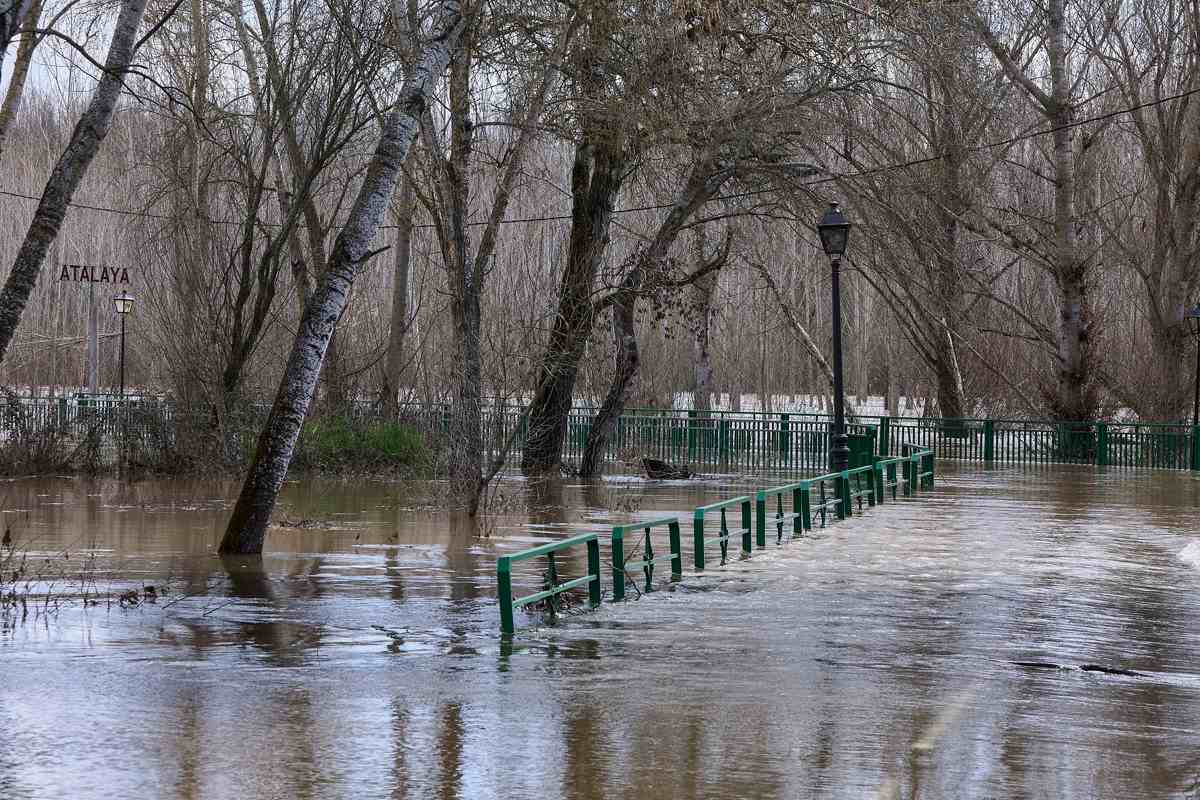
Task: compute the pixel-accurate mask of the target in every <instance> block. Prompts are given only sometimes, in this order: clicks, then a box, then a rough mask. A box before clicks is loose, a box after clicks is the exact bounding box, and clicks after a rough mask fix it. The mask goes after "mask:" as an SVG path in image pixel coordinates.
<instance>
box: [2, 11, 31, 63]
mask: <svg viewBox="0 0 1200 800" xmlns="http://www.w3.org/2000/svg"><path fill="white" fill-rule="evenodd" d="M33 2H34V0H7V2H6V3H5V8H3V9H0V78H3V77H4V71H3V70H4V57H5V55H7V53H8V43H9V42H11V41H12V40H13V37H14V36H16V35H17V32H18V31H19V30H21V26H22V25H24V24H25V18H26V17H28V16H30V8H31V7H32V6H33Z"/></svg>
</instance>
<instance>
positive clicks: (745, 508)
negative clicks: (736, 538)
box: [742, 498, 767, 555]
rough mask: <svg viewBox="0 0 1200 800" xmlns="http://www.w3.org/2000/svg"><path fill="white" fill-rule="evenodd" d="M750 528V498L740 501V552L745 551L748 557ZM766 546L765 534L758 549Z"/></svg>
mask: <svg viewBox="0 0 1200 800" xmlns="http://www.w3.org/2000/svg"><path fill="white" fill-rule="evenodd" d="M750 526H751V503H750V498H746V499H745V500H743V501H742V550H743V551H745V552H746V554H747V555H749V554H750V552H751V547H750ZM766 546H767V543H766V540H765V534H764V540H763V542H762V544H760V545H759V547H766Z"/></svg>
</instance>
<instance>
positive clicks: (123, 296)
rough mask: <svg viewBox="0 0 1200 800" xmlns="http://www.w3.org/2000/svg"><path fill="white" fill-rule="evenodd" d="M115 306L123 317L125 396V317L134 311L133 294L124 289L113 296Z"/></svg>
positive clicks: (122, 366)
mask: <svg viewBox="0 0 1200 800" xmlns="http://www.w3.org/2000/svg"><path fill="white" fill-rule="evenodd" d="M113 308H114V309H116V311H117V316H119V317H120V318H121V397H124V396H125V317H126V316H127V315H128V314H129V312H130V311H133V295H131V294H130V293H129V292H126V291H122V292H121V293H120V294H119V295H116V296H115V297H113Z"/></svg>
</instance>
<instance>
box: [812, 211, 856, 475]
mask: <svg viewBox="0 0 1200 800" xmlns="http://www.w3.org/2000/svg"><path fill="white" fill-rule="evenodd" d="M817 232H818V233H819V234H820V235H821V248H822V249H823V250H824V251H825V255H827V256H829V263H830V266H831V268H832V276H833V281H832V282H833V436H832V438H831V440H830V447H829V466H830V468H831V469H832V470H833V471H834V472H841V471H843V470H845V469H847V468H848V467H849V466H850V446H849V441H850V440H849V439H848V438H847V437H846V408H845V405H846V399H845V393H844V391H843V388H842V288H841V276H840V273H841V269H842V256H843V255H845V253H846V244H847V242H848V241H849V239H850V221H849V220H848V219H846V216H845V215H844V214H843V213H842V212H841V211H840V210H839V209H838V204H837V203H830V204H829V209H828V210H827V211H826V212H825V216H823V217H821V221H820V222H818V223H817Z"/></svg>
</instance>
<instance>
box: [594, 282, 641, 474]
mask: <svg viewBox="0 0 1200 800" xmlns="http://www.w3.org/2000/svg"><path fill="white" fill-rule="evenodd" d="M642 275H643V270H642V268H641V267H640V266H637V267H634V268H633V269H632V270H630V271H629V274H628V275H626V276H625V280H624V281H622V282H621V288H620V289H619V290H618V294H617V297H616V298H615V299H614V300H613V304H612V315H613V345H614V347H615V348H616V351H617V364H616V372H615V373H614V375H613V380H612V384H611V385H610V386H609V388H608V395H607V396H606V397H605V398H604V404H603V405H601V406H600V410H599V411H597V412H596V417H595V419H593V420H592V427H591V430H589V431H588V436H587V445H586V446H585V447H584V449H583V459H582V460H581V462H580V465H579V476H580V477H581V478H594V477H596V476H597V475H599V474H600V467H601V465H602V461H603V458H604V451H605V450H607V449H608V442H609V440H610V439H611V438H612V432H613V429H614V428H615V427H616V425H617V418H618V417H620V416H621V414H622V413H624V411H625V403H626V402H627V401H628V399H629V387H630V386H632V385H633V379H634V376H636V375H637V371H638V361H639V355H638V343H637V331H636V330H635V329H634V325H633V317H634V312H635V310H636V303H637V291H638V289H639V288H640V286H641V283H642Z"/></svg>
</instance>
